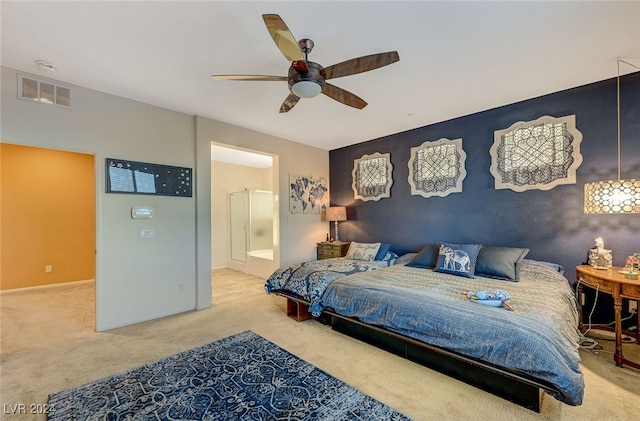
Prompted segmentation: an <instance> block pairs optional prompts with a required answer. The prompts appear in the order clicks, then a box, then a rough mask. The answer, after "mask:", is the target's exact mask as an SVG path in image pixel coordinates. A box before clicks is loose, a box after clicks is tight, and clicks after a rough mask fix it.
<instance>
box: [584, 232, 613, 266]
mask: <svg viewBox="0 0 640 421" xmlns="http://www.w3.org/2000/svg"><path fill="white" fill-rule="evenodd" d="M612 262H613V257H612V255H611V250H606V249H605V248H604V240H603V239H602V237H598V238H596V246H595V247H594V248H592V249H590V250H589V266H591V267H593V268H595V269H611V267H612V266H613V263H612Z"/></svg>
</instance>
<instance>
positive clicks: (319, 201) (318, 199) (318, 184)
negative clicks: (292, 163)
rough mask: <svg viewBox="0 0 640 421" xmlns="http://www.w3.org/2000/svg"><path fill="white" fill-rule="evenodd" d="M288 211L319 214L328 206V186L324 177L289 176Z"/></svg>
mask: <svg viewBox="0 0 640 421" xmlns="http://www.w3.org/2000/svg"><path fill="white" fill-rule="evenodd" d="M289 186H290V191H289V211H290V212H291V213H320V212H322V211H323V210H325V209H326V208H327V206H328V204H329V187H328V186H329V185H328V183H327V179H326V178H324V177H313V176H306V175H293V174H290V175H289Z"/></svg>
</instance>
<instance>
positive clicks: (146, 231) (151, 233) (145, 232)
mask: <svg viewBox="0 0 640 421" xmlns="http://www.w3.org/2000/svg"><path fill="white" fill-rule="evenodd" d="M155 236H156V230H154V229H153V228H140V238H154V237H155Z"/></svg>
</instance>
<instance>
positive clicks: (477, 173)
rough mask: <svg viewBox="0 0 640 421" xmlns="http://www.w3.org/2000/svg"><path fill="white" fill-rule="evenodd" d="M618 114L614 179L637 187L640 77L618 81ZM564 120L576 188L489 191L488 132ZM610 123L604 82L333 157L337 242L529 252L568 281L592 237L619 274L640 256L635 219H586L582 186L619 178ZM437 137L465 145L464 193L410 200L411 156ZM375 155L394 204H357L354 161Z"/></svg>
mask: <svg viewBox="0 0 640 421" xmlns="http://www.w3.org/2000/svg"><path fill="white" fill-rule="evenodd" d="M455 95H457V96H459V97H460V98H461V100H464V96H463V95H461V94H460V93H455ZM487 95H491V93H490V92H487ZM425 101H429V99H428V98H425ZM621 109H622V119H621V120H622V148H621V150H622V161H621V169H622V174H621V175H622V178H640V72H637V73H634V74H631V75H627V76H624V77H623V78H622V80H621ZM570 114H575V115H576V127H577V128H578V130H580V132H582V135H583V141H582V144H581V146H580V150H581V153H582V156H583V162H582V164H581V166H580V167H579V168H578V170H577V183H576V184H573V185H561V186H557V187H555V188H553V189H551V190H547V191H542V190H531V191H526V192H522V193H517V192H514V191H512V190H495V188H494V178H493V176H492V175H491V173H490V172H489V167H490V165H491V157H490V155H489V149H490V148H491V145H492V144H493V134H494V131H495V130H499V129H504V128H507V127H509V126H511V125H512V124H513V123H515V122H517V121H529V120H535V119H537V118H539V117H541V116H543V115H550V116H553V117H561V116H566V115H570ZM616 121H617V117H616V81H615V79H611V80H605V81H602V82H598V83H594V84H590V85H586V86H582V87H578V88H574V89H569V90H566V91H561V92H557V93H553V94H550V95H545V96H543V97H538V98H534V99H531V100H527V101H523V102H518V103H515V104H511V105H506V106H503V107H500V108H495V109H491V110H487V111H483V112H479V113H476V114H471V115H467V116H464V117H460V118H456V119H453V120H449V121H444V122H441V123H436V124H432V125H429V126H425V127H420V128H417V129H414V130H410V131H406V132H402V133H397V134H393V135H390V136H386V137H383V138H379V139H375V140H370V141H367V142H363V143H359V144H356V145H352V146H348V147H344V148H340V149H335V150H332V151H330V153H329V165H330V191H331V205H332V206H333V205H338V206H347V210H348V218H349V220H348V221H345V222H341V223H340V239H341V240H353V241H361V242H374V241H381V242H386V243H392V244H393V250H396V251H397V252H406V251H417V250H419V249H420V247H421V246H422V245H423V244H425V243H432V242H438V241H448V242H461V243H468V242H473V243H476V242H477V243H482V244H486V245H494V246H518V247H528V248H530V249H531V251H530V253H529V255H528V256H527V258H530V259H537V260H546V261H551V262H555V263H559V264H561V265H562V266H564V267H565V270H566V271H565V274H566V276H567V278H569V279H570V280H571V281H574V280H575V269H574V268H575V266H576V265H579V264H582V263H585V262H586V260H587V252H588V250H589V249H590V248H592V247H593V246H594V240H595V238H596V237H602V238H603V239H604V242H605V248H607V249H611V250H613V258H614V265H618V266H620V265H623V264H624V259H625V258H626V256H628V255H630V254H632V253H633V252H640V215H637V214H636V215H585V214H584V211H583V196H584V184H585V183H587V182H590V181H596V180H603V179H605V180H609V179H617V178H618V175H617V128H616ZM440 138H448V139H457V138H462V146H463V148H464V150H465V152H466V154H467V160H466V170H467V176H466V178H465V180H464V182H463V191H462V193H452V194H450V195H448V196H446V197H443V198H441V197H432V198H428V199H425V198H423V197H422V196H412V195H411V187H410V186H409V183H408V180H407V179H408V175H409V169H408V166H407V165H408V162H409V158H410V148H412V147H415V146H418V145H420V144H422V143H423V142H424V141H426V140H430V141H435V140H438V139H440ZM374 152H380V153H390V154H391V162H392V164H393V167H394V168H393V179H394V183H393V186H392V188H391V197H390V198H385V199H381V200H379V201H377V202H373V201H369V202H363V201H361V200H355V199H354V198H353V190H352V188H351V182H352V176H351V171H352V170H353V161H354V159H357V158H360V157H361V156H362V155H365V154H371V153H374ZM331 228H332V227H331Z"/></svg>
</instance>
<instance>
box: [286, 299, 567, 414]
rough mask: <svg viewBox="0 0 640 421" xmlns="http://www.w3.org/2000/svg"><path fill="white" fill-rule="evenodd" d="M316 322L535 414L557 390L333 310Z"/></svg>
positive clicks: (530, 378) (534, 380)
mask: <svg viewBox="0 0 640 421" xmlns="http://www.w3.org/2000/svg"><path fill="white" fill-rule="evenodd" d="M273 293H274V294H277V295H280V296H282V297H285V298H287V299H289V300H292V301H296V302H298V303H301V304H304V305H306V306H308V305H309V304H310V303H309V302H308V301H306V300H304V299H301V298H300V297H296V296H292V295H290V294H288V293H286V292H283V291H273ZM316 320H318V321H319V322H321V323H324V324H329V325H331V328H332V329H333V330H335V331H337V332H340V333H343V334H345V335H348V336H351V337H353V338H356V339H359V340H361V341H364V342H367V343H369V344H371V345H374V346H376V347H378V348H381V349H384V350H385V351H388V352H391V353H393V354H396V355H399V356H401V357H404V358H406V359H408V360H410V361H413V362H416V363H418V364H421V365H424V366H426V367H429V368H431V369H434V370H436V371H439V372H441V373H443V374H446V375H448V376H450V377H453V378H456V379H458V380H461V381H463V382H465V383H467V384H470V385H472V386H475V387H478V388H479V389H481V390H484V391H486V392H489V393H492V394H494V395H496V396H499V397H501V398H503V399H506V400H508V401H511V402H513V403H516V404H518V405H521V406H524V407H525V408H528V409H530V410H532V411H536V412H540V407H541V403H542V396H543V395H544V392H545V391H549V392H557V391H558V389H557V388H556V387H555V386H554V385H552V384H551V383H549V382H547V381H545V380H540V379H537V378H535V377H532V376H530V375H527V374H525V373H522V372H520V371H517V370H510V369H507V368H502V367H498V366H495V365H493V364H489V363H486V362H483V361H481V360H478V359H475V358H470V357H466V356H464V355H460V354H457V353H455V352H452V351H449V350H447V349H444V348H440V347H437V346H433V345H429V344H426V343H424V342H421V341H418V340H416V339H412V338H409V337H407V336H404V335H400V334H398V333H395V332H391V331H389V330H387V329H385V328H382V327H379V326H374V325H370V324H367V323H363V322H361V321H359V320H357V319H355V318H352V317H345V316H342V315H339V314H336V313H334V312H332V311H326V310H325V311H323V312H322V314H321V315H320V317H318V318H316Z"/></svg>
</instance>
